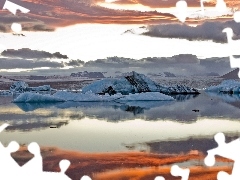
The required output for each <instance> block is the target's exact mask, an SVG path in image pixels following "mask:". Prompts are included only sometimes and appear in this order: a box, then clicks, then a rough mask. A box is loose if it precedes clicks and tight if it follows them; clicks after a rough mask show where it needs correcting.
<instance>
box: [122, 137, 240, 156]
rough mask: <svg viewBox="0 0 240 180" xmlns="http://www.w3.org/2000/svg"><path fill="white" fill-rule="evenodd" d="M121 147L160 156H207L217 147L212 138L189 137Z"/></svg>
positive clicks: (232, 138) (233, 138)
mask: <svg viewBox="0 0 240 180" xmlns="http://www.w3.org/2000/svg"><path fill="white" fill-rule="evenodd" d="M237 138H239V136H234V135H233V136H231V135H229V136H227V135H226V142H230V141H232V140H235V139H237ZM123 145H124V146H125V147H126V148H127V149H129V150H140V151H148V152H151V153H160V154H165V153H168V154H180V153H189V152H190V151H193V150H197V151H200V152H203V153H204V154H207V151H208V150H209V149H213V148H216V147H217V146H218V144H217V143H216V141H215V140H214V138H213V137H201V138H198V137H189V138H187V139H177V140H176V139H175V140H171V139H169V140H167V141H166V140H165V141H149V142H142V143H133V144H123Z"/></svg>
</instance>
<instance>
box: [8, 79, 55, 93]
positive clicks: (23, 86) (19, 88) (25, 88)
mask: <svg viewBox="0 0 240 180" xmlns="http://www.w3.org/2000/svg"><path fill="white" fill-rule="evenodd" d="M52 90H54V89H52V88H51V87H50V85H43V86H38V87H29V85H28V84H27V83H26V82H24V81H17V82H14V83H13V84H12V85H11V86H10V91H11V92H20V93H22V92H31V91H52Z"/></svg>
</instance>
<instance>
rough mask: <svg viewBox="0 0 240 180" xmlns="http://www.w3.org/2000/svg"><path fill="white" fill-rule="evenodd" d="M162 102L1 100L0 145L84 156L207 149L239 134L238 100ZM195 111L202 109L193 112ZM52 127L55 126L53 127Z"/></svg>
mask: <svg viewBox="0 0 240 180" xmlns="http://www.w3.org/2000/svg"><path fill="white" fill-rule="evenodd" d="M176 98H177V100H176V101H168V102H166V101H165V102H164V101H163V102H160V101H155V102H153V101H149V102H139V101H138V102H126V103H122V102H121V103H119V102H108V103H99V102H84V103H83V102H78V103H76V102H64V103H37V104H29V103H18V104H14V103H11V100H12V97H3V96H1V97H0V124H2V123H6V122H7V123H9V124H11V126H9V127H8V128H7V129H6V130H5V131H4V132H1V136H0V141H1V142H2V143H3V144H5V145H6V144H8V143H9V142H10V141H12V140H16V141H17V142H19V143H21V144H29V143H30V142H37V143H38V144H39V145H41V146H57V147H60V148H63V149H70V150H79V151H84V152H116V151H129V150H137V151H139V150H140V151H150V152H157V153H163V152H164V153H179V152H187V151H189V150H192V149H198V150H202V151H206V150H208V149H209V148H213V147H215V146H217V145H216V143H215V142H214V141H213V136H214V135H215V134H216V133H218V132H224V133H225V134H226V136H227V139H228V140H231V139H234V138H237V137H239V135H240V111H239V108H240V98H239V97H238V96H228V95H222V96H220V95H217V94H206V93H204V92H203V93H202V94H200V95H198V96H178V97H176ZM192 110H199V112H195V111H192ZM52 127H53V128H52Z"/></svg>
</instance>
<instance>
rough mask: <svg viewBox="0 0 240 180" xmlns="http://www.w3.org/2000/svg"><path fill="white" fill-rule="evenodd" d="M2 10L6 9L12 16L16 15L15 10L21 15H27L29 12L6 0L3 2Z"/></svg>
mask: <svg viewBox="0 0 240 180" xmlns="http://www.w3.org/2000/svg"><path fill="white" fill-rule="evenodd" d="M3 9H7V10H8V11H10V12H11V13H13V14H14V15H16V13H17V10H20V11H21V12H22V13H28V12H30V10H29V9H27V8H24V7H22V6H19V5H17V4H15V3H12V2H10V1H8V0H6V1H5V4H4V6H3Z"/></svg>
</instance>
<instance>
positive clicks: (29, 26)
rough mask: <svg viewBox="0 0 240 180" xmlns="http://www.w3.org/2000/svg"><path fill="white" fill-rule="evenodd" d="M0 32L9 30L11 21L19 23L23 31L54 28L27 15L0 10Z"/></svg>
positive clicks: (50, 29) (52, 29) (51, 29)
mask: <svg viewBox="0 0 240 180" xmlns="http://www.w3.org/2000/svg"><path fill="white" fill-rule="evenodd" d="M0 22H1V24H0V32H11V31H12V30H11V24H12V23H13V22H16V23H20V24H21V25H22V27H23V30H24V31H54V28H53V27H51V26H49V25H47V24H45V23H44V22H43V21H41V20H40V19H35V18H34V17H28V16H27V15H22V14H19V15H16V16H14V15H13V14H10V13H9V12H6V11H4V12H0Z"/></svg>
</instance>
